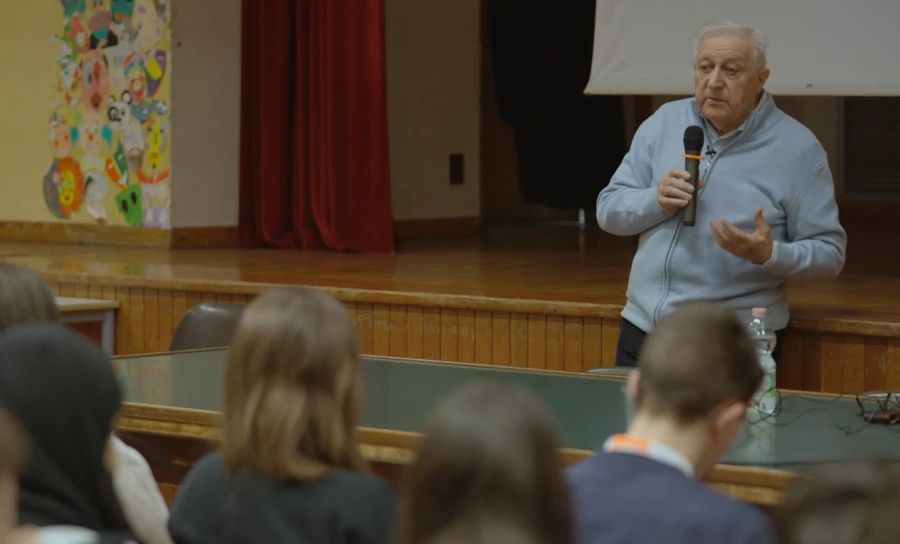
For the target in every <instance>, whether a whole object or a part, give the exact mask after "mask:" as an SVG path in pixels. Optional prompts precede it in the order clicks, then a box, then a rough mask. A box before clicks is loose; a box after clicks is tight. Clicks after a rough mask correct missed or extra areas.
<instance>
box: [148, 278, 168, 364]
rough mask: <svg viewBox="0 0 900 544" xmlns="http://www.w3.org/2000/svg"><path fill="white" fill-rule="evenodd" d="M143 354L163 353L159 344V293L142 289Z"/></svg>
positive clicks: (149, 289)
mask: <svg viewBox="0 0 900 544" xmlns="http://www.w3.org/2000/svg"><path fill="white" fill-rule="evenodd" d="M143 345H144V352H145V353H152V352H154V351H165V349H160V343H159V291H157V290H156V289H151V288H145V289H144V339H143ZM168 347H169V346H166V348H168Z"/></svg>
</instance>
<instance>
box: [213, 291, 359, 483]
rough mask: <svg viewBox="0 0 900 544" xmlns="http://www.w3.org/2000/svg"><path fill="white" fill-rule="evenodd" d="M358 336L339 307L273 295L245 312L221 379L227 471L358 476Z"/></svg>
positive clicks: (315, 298) (320, 298)
mask: <svg viewBox="0 0 900 544" xmlns="http://www.w3.org/2000/svg"><path fill="white" fill-rule="evenodd" d="M359 380H360V377H359V355H358V350H357V341H356V332H355V330H354V327H353V324H352V323H351V322H350V318H349V316H348V315H347V312H346V311H345V310H344V307H343V306H342V305H341V303H340V302H338V301H337V300H335V299H334V298H332V297H331V296H329V295H326V294H325V293H322V292H320V291H316V290H312V289H294V288H279V289H274V290H272V291H268V292H266V293H265V294H263V295H262V296H260V297H259V298H257V299H256V300H254V301H253V302H251V303H250V304H249V305H248V306H247V310H246V311H245V312H244V314H243V316H242V317H241V320H240V322H239V323H238V326H237V330H236V331H235V337H234V343H233V345H232V347H231V353H230V354H229V358H228V368H227V370H226V373H225V392H224V410H223V412H224V414H223V428H222V455H223V459H224V462H225V464H226V466H228V467H229V469H231V470H232V471H236V470H238V469H241V468H252V469H255V470H257V471H259V472H261V473H263V474H265V475H267V476H270V477H273V478H278V479H287V478H294V479H301V480H303V479H310V478H315V477H317V476H320V475H322V474H324V473H326V472H328V471H329V470H331V469H333V468H348V469H362V468H364V467H365V464H364V462H363V460H362V456H361V454H360V452H359V446H358V444H357V441H356V420H357V415H358V414H357V412H358V404H359V400H358V397H359Z"/></svg>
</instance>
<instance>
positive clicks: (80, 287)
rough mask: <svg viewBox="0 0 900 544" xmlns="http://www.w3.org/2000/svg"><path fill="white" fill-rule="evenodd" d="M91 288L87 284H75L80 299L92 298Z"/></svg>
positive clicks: (76, 294)
mask: <svg viewBox="0 0 900 544" xmlns="http://www.w3.org/2000/svg"><path fill="white" fill-rule="evenodd" d="M90 293H91V291H90V288H89V287H88V284H87V283H76V284H75V296H76V297H78V298H90V296H91V295H90Z"/></svg>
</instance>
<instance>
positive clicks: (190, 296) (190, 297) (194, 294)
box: [185, 291, 203, 311]
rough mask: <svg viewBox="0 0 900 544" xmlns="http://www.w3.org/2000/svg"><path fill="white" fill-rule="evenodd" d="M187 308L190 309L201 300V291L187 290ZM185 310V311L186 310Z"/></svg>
mask: <svg viewBox="0 0 900 544" xmlns="http://www.w3.org/2000/svg"><path fill="white" fill-rule="evenodd" d="M186 296H187V310H190V309H191V308H193V307H194V306H196V305H198V304H200V303H201V302H203V293H201V292H199V291H188V292H187V295H186ZM187 310H185V311H187Z"/></svg>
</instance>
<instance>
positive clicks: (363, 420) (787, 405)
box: [113, 350, 900, 471]
mask: <svg viewBox="0 0 900 544" xmlns="http://www.w3.org/2000/svg"><path fill="white" fill-rule="evenodd" d="M227 356H228V351H227V350H210V351H197V352H183V353H174V354H164V355H146V356H135V357H120V358H116V359H114V360H113V364H114V366H115V368H116V371H117V372H118V374H119V376H120V380H121V384H122V389H123V392H124V393H123V394H124V399H125V401H126V402H133V403H141V404H154V405H161V406H170V407H174V408H190V409H199V410H210V411H219V410H221V406H222V381H223V374H224V368H225V363H226V360H227ZM362 368H363V404H362V410H361V414H360V424H361V425H362V426H364V427H375V428H382V429H391V430H399V431H411V432H420V431H421V430H422V427H423V425H424V423H425V421H426V419H427V416H428V414H429V413H430V412H431V410H432V408H433V407H434V406H435V404H436V403H437V402H438V401H439V400H440V399H441V398H443V397H444V396H445V395H446V394H447V393H448V392H450V391H451V390H453V389H454V388H456V387H458V386H459V385H461V384H463V383H466V382H469V381H473V380H492V381H497V382H502V383H508V384H515V385H520V386H522V387H526V388H528V389H530V390H531V391H532V392H533V393H535V394H536V395H537V396H538V397H539V398H540V399H542V400H543V401H544V403H545V404H546V405H547V406H548V407H549V409H550V410H551V412H552V413H553V414H554V416H555V417H556V420H557V422H558V424H559V432H560V440H561V442H562V445H563V446H564V447H567V448H576V449H585V450H591V449H595V448H596V447H598V446H599V445H600V444H601V443H602V442H603V440H605V438H606V437H607V436H609V435H610V434H612V433H615V432H620V431H622V430H624V428H625V425H626V421H627V410H628V407H627V402H626V401H625V397H624V395H623V391H622V386H623V382H622V381H620V380H615V379H610V378H607V377H603V376H595V375H589V374H564V373H548V372H541V371H528V370H523V369H516V368H506V367H488V366H479V365H461V364H452V363H445V362H428V361H416V360H411V359H392V358H384V357H372V356H366V357H364V358H363V360H362ZM857 413H858V407H857V405H856V402H855V399H854V398H845V397H827V396H807V395H801V394H790V395H785V396H784V397H783V399H782V402H781V413H780V414H779V415H778V416H777V417H774V418H772V419H770V420H767V421H761V422H756V423H749V422H748V424H747V426H746V428H745V430H744V432H743V433H742V434H741V436H740V437H739V438H738V440H736V442H735V445H734V447H733V448H732V450H731V451H730V452H729V453H728V454H727V455H726V457H725V459H724V460H723V461H724V462H726V463H731V464H740V465H753V466H763V467H773V468H784V469H789V470H795V471H796V470H801V471H802V470H803V468H805V467H809V466H814V465H817V464H822V463H828V462H842V461H852V460H865V459H888V460H896V461H900V426H898V427H890V426H882V425H875V424H867V423H864V422H863V421H862V419H861V418H859V417H858V416H857Z"/></svg>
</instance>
